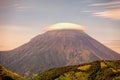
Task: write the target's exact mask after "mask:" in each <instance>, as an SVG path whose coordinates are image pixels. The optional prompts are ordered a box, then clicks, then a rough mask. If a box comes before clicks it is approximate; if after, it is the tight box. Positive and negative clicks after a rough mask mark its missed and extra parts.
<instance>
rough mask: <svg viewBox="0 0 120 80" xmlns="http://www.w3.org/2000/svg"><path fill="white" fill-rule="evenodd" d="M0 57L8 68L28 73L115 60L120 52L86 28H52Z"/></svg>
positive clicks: (20, 72)
mask: <svg viewBox="0 0 120 80" xmlns="http://www.w3.org/2000/svg"><path fill="white" fill-rule="evenodd" d="M0 59H1V60H0V64H2V65H4V66H5V67H6V68H8V69H10V70H12V71H15V72H18V73H19V74H21V75H23V76H26V74H27V75H28V77H29V75H34V74H36V73H37V72H39V71H40V72H42V71H44V70H47V69H50V68H53V67H61V66H65V65H75V64H81V63H88V62H91V61H96V60H116V59H120V55H119V54H118V53H116V52H114V51H112V50H111V49H109V48H107V47H105V46H104V45H102V44H101V43H99V42H98V41H96V40H94V39H93V38H91V37H90V36H89V35H87V34H86V33H85V32H84V31H81V30H52V31H47V32H45V33H43V34H41V35H38V36H36V37H35V38H33V39H31V41H30V42H28V43H26V44H24V45H22V46H20V47H18V48H16V49H14V50H11V51H6V52H0ZM18 68H19V69H18Z"/></svg>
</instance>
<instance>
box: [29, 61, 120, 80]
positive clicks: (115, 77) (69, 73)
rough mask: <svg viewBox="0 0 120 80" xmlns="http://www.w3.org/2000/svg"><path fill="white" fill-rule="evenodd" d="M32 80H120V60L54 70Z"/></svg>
mask: <svg viewBox="0 0 120 80" xmlns="http://www.w3.org/2000/svg"><path fill="white" fill-rule="evenodd" d="M30 80H120V60H117V61H95V62H92V63H86V64H82V65H76V66H66V67H61V68H53V69H50V70H48V71H45V72H42V73H40V74H38V75H37V76H35V77H32V78H31V79H30Z"/></svg>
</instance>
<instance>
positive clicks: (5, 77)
mask: <svg viewBox="0 0 120 80" xmlns="http://www.w3.org/2000/svg"><path fill="white" fill-rule="evenodd" d="M0 80H24V79H23V78H22V77H21V76H19V75H18V74H16V73H13V72H11V71H9V70H7V69H5V68H4V67H2V66H0Z"/></svg>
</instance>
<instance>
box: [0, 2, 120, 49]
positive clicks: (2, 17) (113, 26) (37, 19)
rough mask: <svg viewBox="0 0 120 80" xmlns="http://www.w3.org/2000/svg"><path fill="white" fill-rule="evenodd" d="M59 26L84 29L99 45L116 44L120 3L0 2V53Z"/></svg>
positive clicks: (118, 33)
mask: <svg viewBox="0 0 120 80" xmlns="http://www.w3.org/2000/svg"><path fill="white" fill-rule="evenodd" d="M61 22H69V23H75V24H79V25H83V26H85V27H86V29H87V31H86V33H88V34H89V35H90V36H92V37H94V38H95V39H97V40H99V41H100V42H102V43H105V44H106V42H108V41H110V43H111V41H112V42H113V43H115V42H116V40H117V43H120V36H119V35H120V0H0V35H1V37H2V39H1V40H0V48H1V49H0V50H7V49H13V48H15V47H17V46H19V45H21V44H23V43H26V42H28V41H29V40H30V39H31V38H32V37H34V36H36V35H38V34H40V33H42V31H43V30H44V29H45V28H46V27H48V26H49V25H52V24H56V23H61ZM22 38H23V39H24V40H21V39H22ZM111 44H112V43H111ZM110 47H111V46H110ZM114 47H115V48H116V47H117V50H120V46H119V45H114ZM112 48H113V47H112ZM118 48H119V49H118Z"/></svg>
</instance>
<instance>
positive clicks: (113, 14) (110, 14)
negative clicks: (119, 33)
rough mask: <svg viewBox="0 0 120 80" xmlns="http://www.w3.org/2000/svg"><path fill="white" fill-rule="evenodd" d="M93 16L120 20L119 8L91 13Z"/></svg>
mask: <svg viewBox="0 0 120 80" xmlns="http://www.w3.org/2000/svg"><path fill="white" fill-rule="evenodd" d="M93 15H94V16H99V17H104V18H110V19H115V20H120V9H111V10H106V11H101V12H95V13H93Z"/></svg>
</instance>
